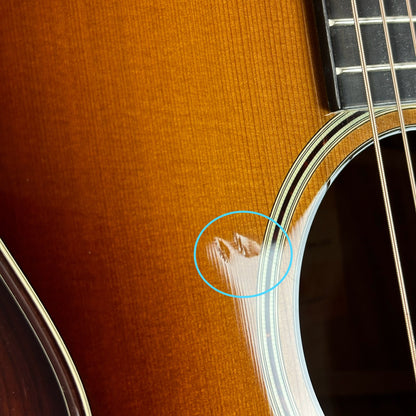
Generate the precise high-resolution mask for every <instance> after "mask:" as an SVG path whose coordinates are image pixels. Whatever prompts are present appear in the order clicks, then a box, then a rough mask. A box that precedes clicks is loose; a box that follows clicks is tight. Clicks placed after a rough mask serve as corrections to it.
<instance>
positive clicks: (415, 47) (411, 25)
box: [406, 0, 416, 55]
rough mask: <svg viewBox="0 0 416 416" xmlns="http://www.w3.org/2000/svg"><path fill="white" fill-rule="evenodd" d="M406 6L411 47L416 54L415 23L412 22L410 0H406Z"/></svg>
mask: <svg viewBox="0 0 416 416" xmlns="http://www.w3.org/2000/svg"><path fill="white" fill-rule="evenodd" d="M406 8H407V14H408V15H409V22H410V33H411V34H412V41H413V49H414V51H415V55H416V33H415V25H414V24H413V12H412V5H411V4H410V0H406Z"/></svg>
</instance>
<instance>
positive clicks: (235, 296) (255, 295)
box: [194, 210, 293, 299]
mask: <svg viewBox="0 0 416 416" xmlns="http://www.w3.org/2000/svg"><path fill="white" fill-rule="evenodd" d="M234 214H253V215H258V216H259V217H263V218H266V219H267V220H269V221H271V222H272V223H273V224H274V225H277V226H278V227H279V228H280V230H281V231H282V233H283V234H284V235H285V237H286V239H287V242H288V243H289V248H290V261H289V266H288V268H287V270H286V273H285V274H284V275H283V277H282V278H281V279H280V280H279V281H278V282H277V283H276V284H275V285H274V286H272V287H271V288H269V289H267V290H265V291H264V292H260V293H255V294H254V295H233V294H231V293H227V292H223V291H222V290H220V289H217V288H216V287H215V286H213V285H212V284H211V283H209V282H208V280H207V279H205V277H204V275H203V274H202V273H201V270H199V267H198V262H197V260H196V250H197V247H198V243H199V240H200V238H201V236H202V234H204V232H205V230H206V229H207V228H208V227H209V226H210V225H211V224H213V223H214V222H215V221H218V220H219V219H221V218H224V217H227V216H229V215H234ZM292 261H293V247H292V242H291V241H290V238H289V236H288V235H287V232H286V230H285V229H284V228H283V227H282V226H281V225H280V224H279V223H278V222H276V221H275V220H274V219H272V218H270V217H268V216H267V215H264V214H262V213H260V212H256V211H244V210H242V211H231V212H226V213H225V214H222V215H220V216H218V217H217V218H214V219H213V220H211V221H210V222H209V223H208V224H207V225H206V226H205V227H204V228H203V229H202V231H201V232H200V233H199V235H198V237H197V239H196V241H195V245H194V263H195V267H196V270H197V271H198V274H199V276H200V277H201V279H202V280H203V281H204V282H205V283H206V284H207V285H208V286H209V287H210V288H211V289H214V290H215V291H216V292H218V293H221V294H222V295H225V296H229V297H230V298H239V299H243V298H255V297H257V296H261V295H265V294H266V293H269V292H271V291H272V290H273V289H276V287H277V286H279V285H280V283H282V282H283V280H285V278H286V276H287V275H288V273H289V270H290V268H291V267H292Z"/></svg>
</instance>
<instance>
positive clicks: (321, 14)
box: [316, 0, 416, 110]
mask: <svg viewBox="0 0 416 416" xmlns="http://www.w3.org/2000/svg"><path fill="white" fill-rule="evenodd" d="M384 5H385V9H386V14H387V22H388V28H389V33H390V40H391V46H392V50H393V57H394V65H395V69H396V74H397V80H398V85H399V91H400V97H401V100H402V101H403V103H412V102H416V55H415V48H414V46H413V41H412V35H411V26H410V19H409V15H408V11H407V7H406V1H405V0H385V1H384ZM411 6H412V11H413V16H415V14H416V0H411ZM357 7H358V11H359V17H360V27H361V32H362V38H363V45H364V50H365V55H366V62H367V65H368V73H369V79H370V85H371V92H372V96H373V101H374V103H375V105H377V106H387V105H392V104H394V103H395V98H394V90H393V82H392V76H391V70H390V67H389V59H388V54H387V47H386V39H385V35H384V31H383V25H382V20H381V12H380V7H379V0H357ZM316 9H317V20H318V27H319V32H320V39H321V49H322V54H323V57H324V65H325V74H326V80H327V90H328V96H329V103H330V108H331V110H340V109H349V108H364V107H366V106H367V104H366V98H365V91H364V83H363V76H362V70H361V66H360V58H359V52H358V44H357V38H356V32H355V25H354V20H353V15H352V9H351V2H350V0H316ZM415 23H416V17H412V24H413V25H414V24H415Z"/></svg>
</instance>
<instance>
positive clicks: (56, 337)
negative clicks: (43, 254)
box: [0, 240, 92, 416]
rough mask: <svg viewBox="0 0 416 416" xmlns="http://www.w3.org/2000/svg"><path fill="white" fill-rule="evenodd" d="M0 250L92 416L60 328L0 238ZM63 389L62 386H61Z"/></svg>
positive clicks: (85, 407)
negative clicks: (53, 343) (58, 352)
mask: <svg viewBox="0 0 416 416" xmlns="http://www.w3.org/2000/svg"><path fill="white" fill-rule="evenodd" d="M0 252H1V253H2V254H3V255H4V257H5V258H6V260H7V262H8V264H9V266H10V267H11V268H12V270H13V272H14V273H15V274H16V276H17V277H18V278H19V280H20V283H21V284H22V285H23V286H24V288H25V290H26V293H27V294H28V295H29V297H30V299H31V300H32V302H33V304H34V306H35V307H36V308H37V310H38V312H39V313H40V314H41V315H42V318H43V320H44V323H45V324H46V325H47V327H48V329H49V331H50V333H51V335H52V336H53V338H54V340H55V342H56V344H57V346H58V348H59V349H60V352H61V354H62V358H63V359H64V360H65V362H66V364H67V366H68V369H69V371H70V373H71V376H72V379H73V381H74V383H75V386H76V388H77V393H78V394H79V398H80V400H81V404H82V406H83V409H82V410H83V411H84V412H85V415H86V416H92V413H91V409H90V406H89V403H88V399H87V395H86V393H85V390H84V386H83V384H82V381H81V379H80V377H79V374H78V371H77V369H76V367H75V364H74V362H73V361H72V358H71V355H70V354H69V352H68V349H67V348H66V345H65V343H64V341H63V340H62V338H61V336H60V334H59V332H58V330H57V329H56V327H55V325H54V323H53V322H52V319H51V318H50V316H49V314H48V313H47V312H46V309H45V307H44V306H43V304H42V302H41V301H40V300H39V298H38V296H37V295H36V293H35V291H34V290H33V288H32V286H31V285H30V283H29V281H28V280H27V279H26V277H25V275H24V274H23V272H22V271H21V270H20V268H19V266H18V265H17V263H16V262H15V261H14V259H13V257H12V255H11V254H10V253H9V251H8V250H7V248H6V246H5V244H4V243H3V241H2V240H0ZM6 286H7V285H6ZM12 296H13V297H14V295H13V294H12ZM28 323H29V325H30V326H31V327H32V325H31V324H30V322H29V321H28ZM32 330H33V327H32ZM33 333H34V335H35V336H36V337H37V338H38V336H37V334H36V332H35V331H34V330H33ZM38 341H39V345H40V346H41V347H42V349H43V350H44V351H45V349H44V347H43V345H42V343H41V342H40V340H39V338H38ZM45 353H46V351H45ZM47 358H48V360H49V357H47ZM49 362H50V361H49ZM51 369H52V371H53V372H54V373H55V377H56V380H57V381H58V384H60V383H59V379H58V377H57V375H56V372H55V368H54V367H53V365H51ZM60 387H61V386H60ZM61 391H62V388H61ZM62 397H63V398H64V401H65V404H66V406H67V409H68V403H67V400H66V396H65V394H63V392H62Z"/></svg>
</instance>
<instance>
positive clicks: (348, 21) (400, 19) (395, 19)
mask: <svg viewBox="0 0 416 416" xmlns="http://www.w3.org/2000/svg"><path fill="white" fill-rule="evenodd" d="M358 21H359V22H360V25H372V24H377V23H382V22H383V20H382V18H381V17H380V16H375V17H360V18H359V19H358ZM386 21H387V23H409V16H387V18H386ZM412 21H413V23H415V22H416V17H415V16H413V17H412ZM328 24H329V26H330V27H332V26H354V19H353V18H345V19H328Z"/></svg>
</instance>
